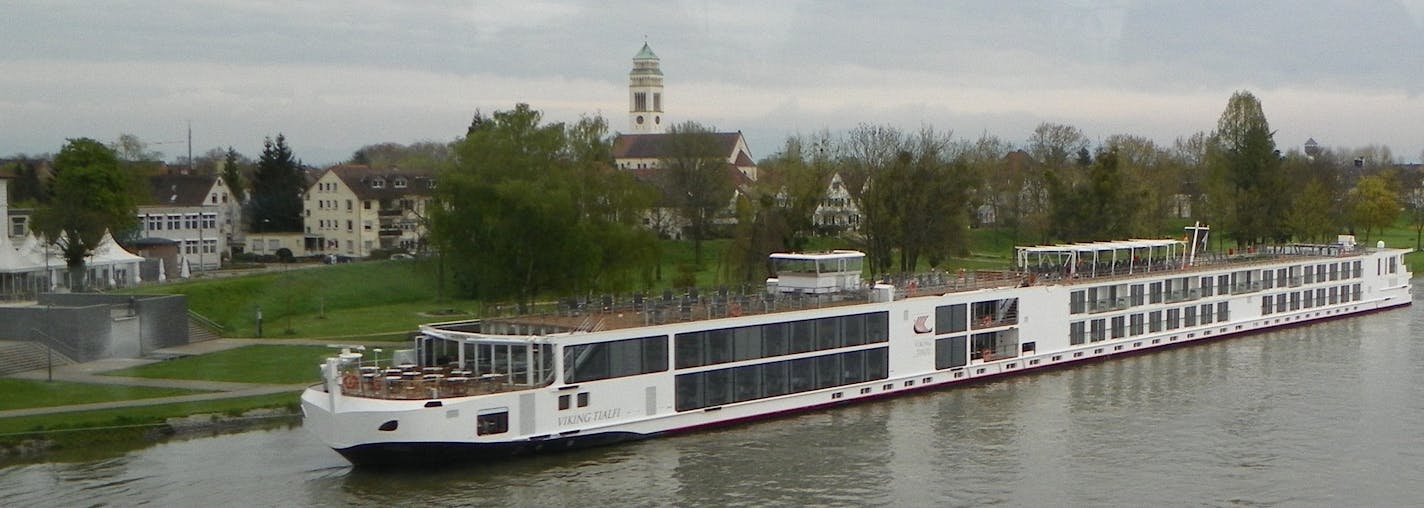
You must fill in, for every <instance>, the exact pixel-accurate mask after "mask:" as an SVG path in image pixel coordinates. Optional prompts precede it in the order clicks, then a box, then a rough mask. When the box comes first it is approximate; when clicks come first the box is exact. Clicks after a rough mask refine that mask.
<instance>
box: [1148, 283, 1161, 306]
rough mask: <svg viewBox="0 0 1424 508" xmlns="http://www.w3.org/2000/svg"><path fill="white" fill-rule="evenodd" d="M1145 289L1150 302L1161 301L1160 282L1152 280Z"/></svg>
mask: <svg viewBox="0 0 1424 508" xmlns="http://www.w3.org/2000/svg"><path fill="white" fill-rule="evenodd" d="M1147 287H1148V291H1147V297H1148V301H1150V302H1152V303H1162V283H1161V282H1153V283H1152V284H1149V285H1148V286H1147Z"/></svg>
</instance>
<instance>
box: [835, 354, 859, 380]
mask: <svg viewBox="0 0 1424 508" xmlns="http://www.w3.org/2000/svg"><path fill="white" fill-rule="evenodd" d="M840 357H841V382H840V384H845V385H848V384H852V383H859V382H861V381H865V352H864V351H851V352H849V353H843V354H841V355H840Z"/></svg>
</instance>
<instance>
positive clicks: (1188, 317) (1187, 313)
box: [1182, 306, 1197, 326]
mask: <svg viewBox="0 0 1424 508" xmlns="http://www.w3.org/2000/svg"><path fill="white" fill-rule="evenodd" d="M1182 311H1183V312H1182V314H1183V316H1182V318H1183V320H1184V321H1186V325H1185V326H1196V325H1197V308H1196V306H1191V307H1187V308H1185V309H1182Z"/></svg>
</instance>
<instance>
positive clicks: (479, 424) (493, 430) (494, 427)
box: [475, 410, 509, 436]
mask: <svg viewBox="0 0 1424 508" xmlns="http://www.w3.org/2000/svg"><path fill="white" fill-rule="evenodd" d="M475 432H476V433H477V434H479V435H481V436H487V435H490V434H503V433H505V432H509V411H508V410H501V411H498V412H491V413H485V412H483V411H481V414H480V415H479V416H477V417H475Z"/></svg>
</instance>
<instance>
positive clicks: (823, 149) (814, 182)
mask: <svg viewBox="0 0 1424 508" xmlns="http://www.w3.org/2000/svg"><path fill="white" fill-rule="evenodd" d="M830 149H831V147H830V134H829V133H821V134H818V135H816V136H815V137H813V138H809V139H808V138H803V137H800V136H792V137H788V138H786V144H785V146H784V147H783V148H782V150H781V151H780V152H777V153H776V154H774V155H772V156H771V157H769V158H767V159H765V160H762V161H761V162H760V163H759V164H757V167H758V168H759V173H760V174H761V178H759V179H758V180H757V181H756V183H755V184H753V185H752V186H751V189H750V191H749V193H748V195H747V196H744V197H743V198H742V199H738V200H737V206H736V211H737V225H736V227H735V228H733V232H732V245H731V247H730V248H729V249H728V250H727V261H728V263H727V266H728V268H729V270H730V272H729V273H730V277H729V279H730V280H731V281H734V282H756V281H759V280H763V279H765V278H766V277H768V276H770V275H771V274H772V272H771V269H772V267H771V263H770V259H769V255H770V254H771V253H773V252H786V251H799V250H803V249H804V248H805V246H806V243H807V242H808V241H809V240H810V237H811V236H812V235H814V234H815V233H816V226H815V212H816V208H817V206H819V205H820V204H821V200H822V198H824V197H825V195H826V189H827V186H828V183H827V182H828V181H829V179H830V171H831V169H830V157H831V154H830Z"/></svg>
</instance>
